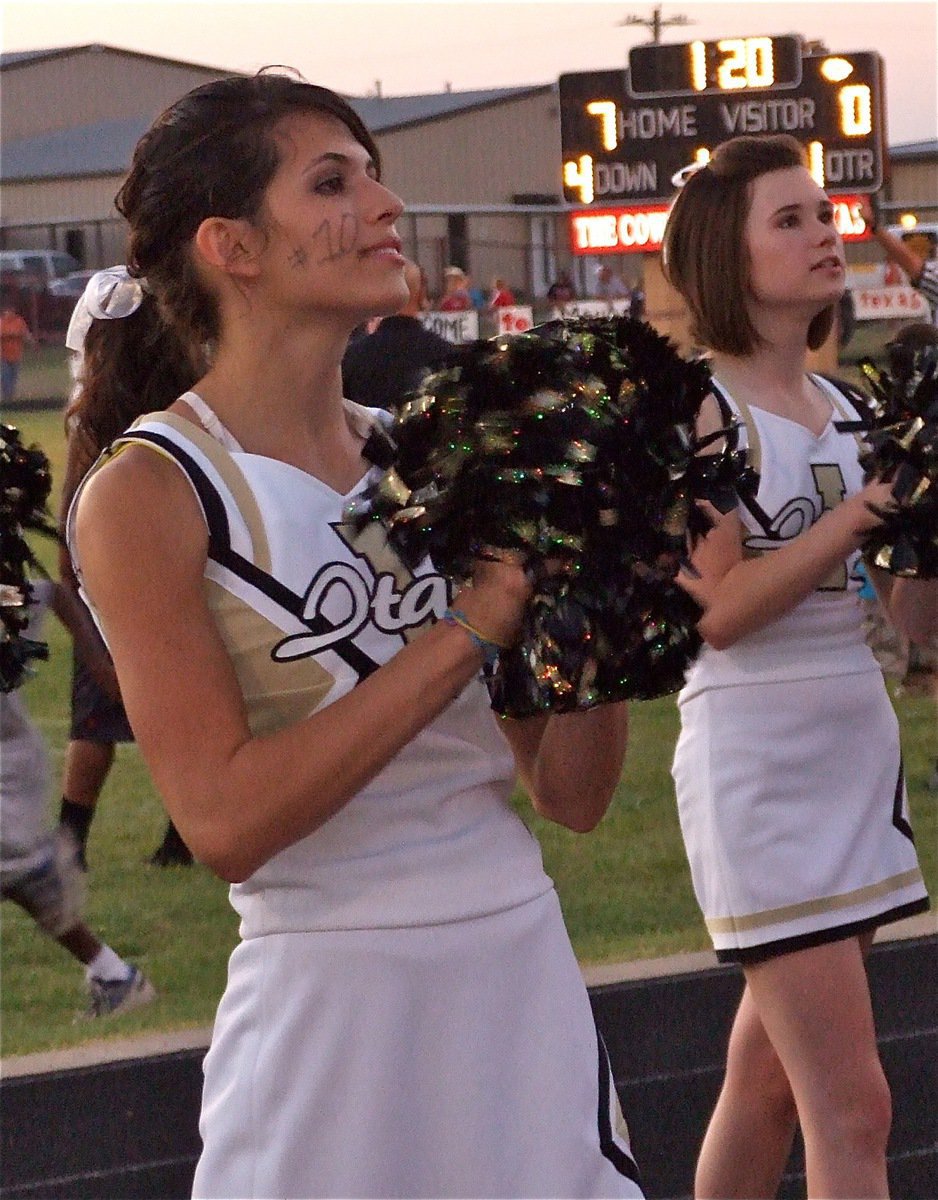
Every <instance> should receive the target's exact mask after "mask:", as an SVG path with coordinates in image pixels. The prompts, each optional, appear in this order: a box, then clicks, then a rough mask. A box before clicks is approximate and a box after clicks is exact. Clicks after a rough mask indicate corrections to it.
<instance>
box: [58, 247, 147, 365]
mask: <svg viewBox="0 0 938 1200" xmlns="http://www.w3.org/2000/svg"><path fill="white" fill-rule="evenodd" d="M144 290H145V289H144V284H143V281H142V280H140V279H134V278H133V277H132V276H131V275H129V274H128V271H127V268H126V267H124V266H118V267H107V268H106V269H105V270H103V271H96V272H95V274H94V275H92V276H91V278H90V279H89V280H88V282H87V284H86V285H85V290H84V292H83V293H82V295H81V297H80V298H79V300H78V303H77V304H76V305H75V310H74V312H73V313H72V319H71V320H70V321H69V323H68V332H67V333H66V335H65V345H66V346H67V347H68V348H69V350H74V351H75V352H76V353H77V354H81V352H82V351H83V350H84V346H85V337H86V335H87V333H88V330H89V329H90V328H91V322H92V321H115V320H120V319H121V318H123V317H129V316H130V315H131V313H135V312H136V311H137V309H138V308H139V307H140V305H141V304H142V303H143V296H144Z"/></svg>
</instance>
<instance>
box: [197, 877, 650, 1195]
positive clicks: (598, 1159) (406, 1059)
mask: <svg viewBox="0 0 938 1200" xmlns="http://www.w3.org/2000/svg"><path fill="white" fill-rule="evenodd" d="M200 1131H201V1134H202V1138H203V1142H204V1152H203V1154H202V1157H201V1159H200V1161H199V1164H198V1167H197V1170H196V1175H195V1183H194V1195H195V1196H196V1197H225V1198H228V1200H233V1198H235V1197H237V1198H239V1200H245V1198H247V1197H283V1198H286V1197H303V1198H304V1200H309V1198H310V1197H340V1196H341V1197H385V1198H389V1197H524V1196H530V1197H559V1196H563V1197H576V1196H584V1197H607V1196H608V1197H613V1196H628V1197H640V1196H641V1195H642V1191H641V1189H640V1187H639V1184H638V1182H637V1178H638V1176H637V1171H636V1168H635V1164H634V1162H633V1160H632V1157H631V1153H630V1150H629V1145H628V1141H627V1137H626V1134H625V1130H624V1126H623V1125H622V1123H621V1114H620V1113H619V1108H618V1102H617V1101H616V1099H615V1091H614V1089H613V1087H612V1086H611V1083H610V1072H609V1063H608V1059H607V1057H606V1052H605V1048H604V1046H603V1044H602V1041H601V1039H599V1037H598V1035H597V1032H596V1027H595V1024H594V1021H593V1016H592V1011H591V1008H590V1004H589V998H588V996H587V993H586V988H585V986H584V984H583V980H582V976H581V975H580V971H579V968H578V966H577V963H576V960H575V958H574V956H573V952H572V949H571V947H570V943H569V939H568V937H567V934H566V930H565V928H564V925H563V920H562V917H561V913H560V906H559V903H558V901H557V896H556V893H555V892H554V891H553V890H551V891H549V892H547V893H545V894H544V895H542V896H539V897H538V898H536V899H534V900H531V901H529V902H527V903H525V904H522V905H520V906H518V907H515V908H512V909H509V910H507V911H504V912H499V913H494V914H492V915H488V916H484V917H477V918H474V919H471V920H466V921H461V922H451V923H447V924H441V925H433V926H426V927H418V928H414V927H407V928H391V929H361V930H338V931H326V932H313V933H283V934H267V935H264V936H262V937H257V938H252V939H249V940H247V941H244V942H242V943H240V944H239V946H238V947H237V948H236V949H235V951H234V953H233V955H232V957H231V962H230V967H229V981H228V987H227V989H226V991H225V995H224V996H223V998H222V1001H221V1005H220V1007H219V1011H218V1016H217V1020H216V1025H215V1031H214V1034H213V1038H212V1045H211V1048H210V1050H209V1052H208V1055H207V1056H206V1060H205V1088H204V1095H203V1103H202V1116H201V1122H200Z"/></svg>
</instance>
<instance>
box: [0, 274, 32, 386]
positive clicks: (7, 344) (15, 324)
mask: <svg viewBox="0 0 938 1200" xmlns="http://www.w3.org/2000/svg"><path fill="white" fill-rule="evenodd" d="M34 341H35V338H34V337H33V335H32V332H31V331H30V328H29V326H28V325H27V324H26V322H25V321H24V320H23V318H22V317H21V316H20V314H19V313H18V312H17V310H16V305H15V304H14V303H13V300H12V299H11V297H10V296H8V295H4V297H3V300H2V303H0V371H2V398H3V403H4V405H9V404H12V403H13V401H14V399H15V398H16V384H17V381H18V379H19V374H20V363H21V362H22V361H23V348H24V346H26V345H27V344H29V345H30V346H31V345H32V344H33V342H34Z"/></svg>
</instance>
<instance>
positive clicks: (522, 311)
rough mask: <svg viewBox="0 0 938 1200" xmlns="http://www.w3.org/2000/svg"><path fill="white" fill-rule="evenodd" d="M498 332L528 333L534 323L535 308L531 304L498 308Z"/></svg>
mask: <svg viewBox="0 0 938 1200" xmlns="http://www.w3.org/2000/svg"><path fill="white" fill-rule="evenodd" d="M495 315H496V316H497V318H498V333H526V332H527V331H528V330H529V329H530V328H531V326H532V325H533V324H534V309H533V308H531V306H530V305H529V304H513V305H506V306H505V307H504V308H496V310H495Z"/></svg>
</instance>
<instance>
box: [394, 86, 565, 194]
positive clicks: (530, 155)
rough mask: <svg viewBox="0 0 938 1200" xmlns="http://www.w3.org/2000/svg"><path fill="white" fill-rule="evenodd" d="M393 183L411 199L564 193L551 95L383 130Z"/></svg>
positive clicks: (557, 125) (557, 120) (557, 119)
mask: <svg viewBox="0 0 938 1200" xmlns="http://www.w3.org/2000/svg"><path fill="white" fill-rule="evenodd" d="M378 145H379V147H380V149H381V156H382V159H383V162H384V174H385V179H386V181H387V183H388V185H389V186H390V187H392V188H395V189H396V190H398V191H399V192H400V194H401V195H402V196H403V197H404V199H405V200H408V201H410V202H411V203H413V204H510V203H511V200H512V196H514V195H515V194H517V193H521V192H528V193H530V192H537V193H542V194H548V195H553V196H556V197H557V198H558V199H559V198H560V190H561V188H560V117H559V113H558V107H557V98H556V97H555V96H554V95H553V94H552V93H544V94H542V95H535V96H528V97H523V98H521V99H519V100H507V101H504V102H502V103H500V104H493V105H488V106H487V107H485V108H480V109H475V110H473V111H471V112H466V113H461V114H459V115H457V116H453V117H445V118H439V119H437V120H435V121H426V122H423V123H421V124H420V125H414V126H411V127H409V128H407V129H400V130H396V131H394V132H390V133H384V134H379V136H378Z"/></svg>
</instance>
